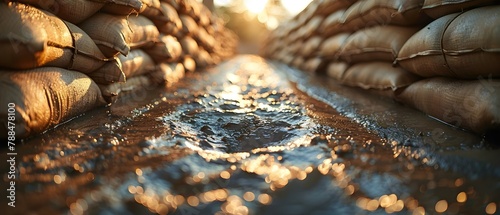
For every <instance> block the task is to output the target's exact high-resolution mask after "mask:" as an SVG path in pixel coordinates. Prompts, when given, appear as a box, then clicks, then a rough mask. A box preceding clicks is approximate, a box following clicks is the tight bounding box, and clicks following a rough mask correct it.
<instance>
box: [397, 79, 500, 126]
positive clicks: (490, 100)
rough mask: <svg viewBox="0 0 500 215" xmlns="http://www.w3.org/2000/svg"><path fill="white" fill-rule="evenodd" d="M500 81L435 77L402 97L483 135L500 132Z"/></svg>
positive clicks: (420, 108)
mask: <svg viewBox="0 0 500 215" xmlns="http://www.w3.org/2000/svg"><path fill="white" fill-rule="evenodd" d="M499 93H500V81H499V80H494V79H493V80H492V79H489V80H485V79H483V80H472V81H469V80H456V79H449V78H431V79H425V80H422V81H419V82H416V83H414V84H412V85H410V86H409V87H407V88H406V89H405V90H404V91H402V92H401V94H400V95H398V97H397V98H398V99H399V100H400V101H402V102H403V103H405V104H408V105H410V106H412V107H415V108H417V109H419V110H421V111H423V112H425V113H427V114H429V115H431V116H433V117H436V118H438V119H440V120H442V121H444V122H447V123H449V124H451V125H454V126H458V127H461V128H465V129H469V130H472V131H474V132H476V133H479V134H483V133H485V132H487V131H491V130H495V131H497V132H498V131H499V130H500V97H499V96H498V95H499Z"/></svg>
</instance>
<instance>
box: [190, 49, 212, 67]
mask: <svg viewBox="0 0 500 215" xmlns="http://www.w3.org/2000/svg"><path fill="white" fill-rule="evenodd" d="M194 60H195V61H196V66H197V67H198V68H204V67H207V66H211V65H213V64H214V63H213V60H212V56H211V55H210V53H208V52H207V51H206V50H205V49H200V50H199V52H198V56H196V58H194Z"/></svg>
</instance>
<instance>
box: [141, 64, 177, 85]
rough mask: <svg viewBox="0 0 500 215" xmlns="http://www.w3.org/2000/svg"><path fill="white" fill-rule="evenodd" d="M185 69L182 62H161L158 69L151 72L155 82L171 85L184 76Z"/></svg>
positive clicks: (150, 75)
mask: <svg viewBox="0 0 500 215" xmlns="http://www.w3.org/2000/svg"><path fill="white" fill-rule="evenodd" d="M184 74H185V70H184V66H183V65H182V64H181V63H169V64H167V63H161V64H159V65H158V70H156V71H155V72H153V73H151V74H149V77H150V78H151V80H152V82H153V83H156V84H167V85H171V84H173V83H176V82H178V81H179V80H180V79H181V78H183V77H184Z"/></svg>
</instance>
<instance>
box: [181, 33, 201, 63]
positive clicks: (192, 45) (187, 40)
mask: <svg viewBox="0 0 500 215" xmlns="http://www.w3.org/2000/svg"><path fill="white" fill-rule="evenodd" d="M179 42H180V43H181V46H182V52H183V53H184V55H190V56H192V57H194V58H196V56H198V53H199V47H198V43H196V41H195V40H194V39H193V38H192V37H190V36H185V37H184V38H182V39H180V40H179Z"/></svg>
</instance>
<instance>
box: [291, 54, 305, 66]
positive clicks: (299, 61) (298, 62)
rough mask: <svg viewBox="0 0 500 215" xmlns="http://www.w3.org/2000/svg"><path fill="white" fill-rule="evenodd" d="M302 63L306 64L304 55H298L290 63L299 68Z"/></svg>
mask: <svg viewBox="0 0 500 215" xmlns="http://www.w3.org/2000/svg"><path fill="white" fill-rule="evenodd" d="M302 64H304V58H303V57H302V56H296V57H295V58H294V59H293V61H292V63H291V64H290V65H292V66H293V67H295V68H299V67H300V66H302Z"/></svg>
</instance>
